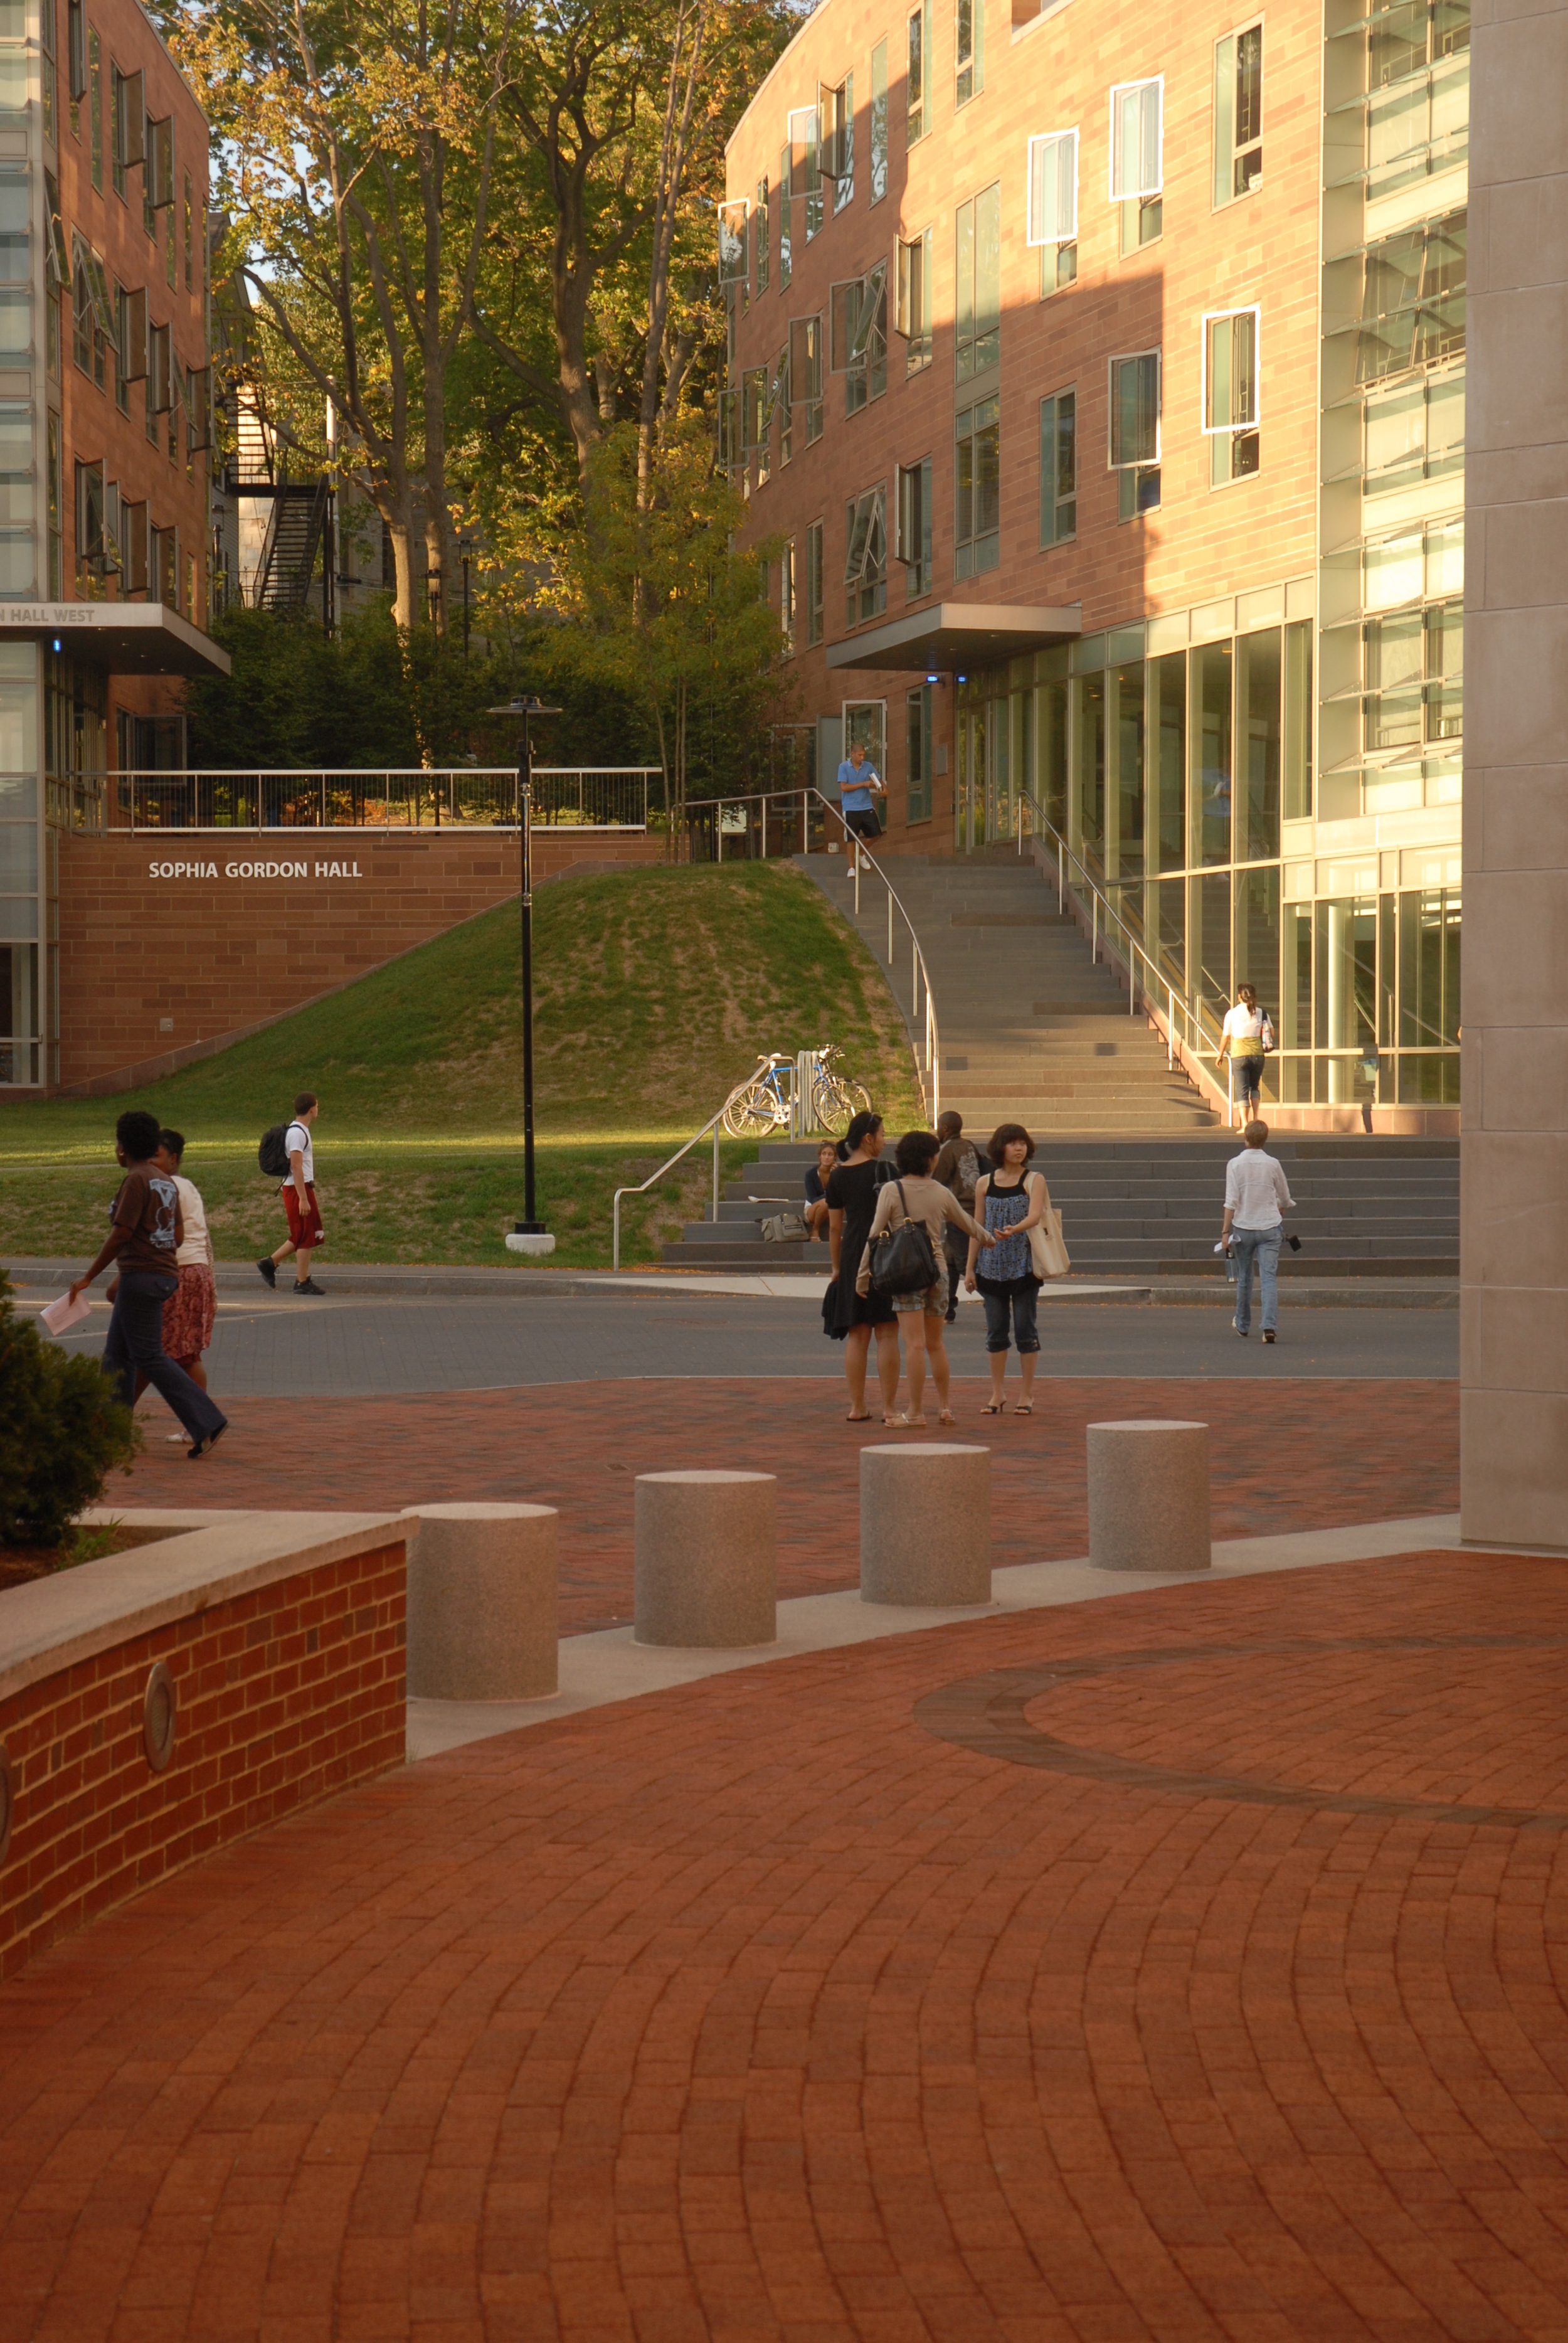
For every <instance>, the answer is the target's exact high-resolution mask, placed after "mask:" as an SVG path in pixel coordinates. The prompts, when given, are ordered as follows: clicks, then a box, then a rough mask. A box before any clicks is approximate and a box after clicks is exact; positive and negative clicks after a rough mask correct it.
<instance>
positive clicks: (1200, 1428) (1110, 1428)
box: [1088, 1415, 1209, 1433]
mask: <svg viewBox="0 0 1568 2343" xmlns="http://www.w3.org/2000/svg"><path fill="white" fill-rule="evenodd" d="M1088 1429H1089V1430H1090V1431H1091V1433H1094V1432H1207V1431H1208V1429H1209V1427H1208V1425H1207V1424H1206V1423H1191V1422H1190V1421H1189V1420H1188V1418H1187V1417H1185V1416H1179V1415H1133V1416H1128V1417H1126V1418H1125V1419H1124V1420H1123V1421H1121V1422H1120V1423H1091V1424H1090V1425H1089V1427H1088Z"/></svg>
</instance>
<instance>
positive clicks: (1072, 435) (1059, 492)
mask: <svg viewBox="0 0 1568 2343" xmlns="http://www.w3.org/2000/svg"><path fill="white" fill-rule="evenodd" d="M1077 534H1078V393H1077V392H1076V391H1074V390H1059V391H1058V392H1057V393H1056V395H1055V397H1051V398H1042V399H1041V400H1040V543H1041V545H1044V546H1050V545H1061V544H1064V543H1065V542H1066V541H1067V539H1068V538H1073V537H1076V536H1077Z"/></svg>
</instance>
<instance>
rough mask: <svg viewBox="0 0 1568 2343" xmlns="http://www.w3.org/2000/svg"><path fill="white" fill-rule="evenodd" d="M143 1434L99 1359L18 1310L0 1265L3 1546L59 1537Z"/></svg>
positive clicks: (59, 1540)
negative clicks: (63, 1345) (74, 1349)
mask: <svg viewBox="0 0 1568 2343" xmlns="http://www.w3.org/2000/svg"><path fill="white" fill-rule="evenodd" d="M140 1438H141V1435H140V1433H138V1431H137V1429H136V1424H135V1423H134V1421H133V1419H132V1416H131V1412H130V1410H129V1408H127V1407H123V1406H122V1405H121V1404H120V1402H119V1401H118V1400H117V1399H116V1396H115V1391H114V1386H113V1384H112V1383H110V1382H109V1380H108V1378H107V1376H106V1374H105V1373H104V1371H103V1369H102V1367H100V1366H99V1364H98V1362H97V1361H96V1359H82V1358H73V1357H72V1356H71V1354H70V1353H69V1352H66V1351H62V1350H61V1349H60V1348H59V1346H58V1344H57V1343H54V1342H47V1341H45V1338H44V1336H43V1335H41V1334H40V1333H39V1332H38V1329H37V1328H36V1327H35V1326H34V1325H32V1324H31V1323H29V1322H28V1321H27V1320H26V1319H25V1318H20V1317H18V1316H17V1314H16V1305H15V1302H14V1301H13V1299H12V1296H11V1281H10V1279H9V1278H8V1277H7V1276H6V1275H5V1272H4V1270H0V1546H5V1545H26V1546H44V1547H55V1546H58V1545H60V1544H64V1542H65V1534H66V1533H67V1531H68V1530H69V1528H70V1525H71V1523H72V1521H73V1520H74V1518H75V1515H76V1514H77V1513H80V1512H81V1510H82V1508H83V1506H84V1505H91V1504H95V1503H96V1502H97V1500H98V1499H99V1498H100V1497H101V1496H102V1495H103V1493H104V1483H105V1482H106V1480H107V1479H108V1476H109V1474H110V1473H112V1472H113V1471H114V1469H115V1467H116V1464H126V1463H129V1462H130V1460H131V1458H132V1457H133V1456H134V1455H135V1454H136V1449H137V1447H138V1446H139V1444H140Z"/></svg>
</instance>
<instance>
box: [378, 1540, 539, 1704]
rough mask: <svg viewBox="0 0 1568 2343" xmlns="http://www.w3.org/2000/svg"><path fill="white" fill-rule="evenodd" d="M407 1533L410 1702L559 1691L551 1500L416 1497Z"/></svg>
mask: <svg viewBox="0 0 1568 2343" xmlns="http://www.w3.org/2000/svg"><path fill="white" fill-rule="evenodd" d="M417 1513H418V1527H417V1530H416V1531H415V1533H414V1534H413V1536H412V1537H411V1538H410V1539H409V1541H408V1694H409V1698H410V1699H412V1700H548V1698H549V1697H550V1695H551V1694H553V1693H554V1692H555V1691H556V1689H557V1674H556V1649H557V1632H558V1628H557V1614H556V1576H557V1564H556V1523H557V1521H558V1514H557V1513H556V1510H555V1507H554V1506H553V1505H489V1504H476V1505H421V1506H419V1507H418V1508H417Z"/></svg>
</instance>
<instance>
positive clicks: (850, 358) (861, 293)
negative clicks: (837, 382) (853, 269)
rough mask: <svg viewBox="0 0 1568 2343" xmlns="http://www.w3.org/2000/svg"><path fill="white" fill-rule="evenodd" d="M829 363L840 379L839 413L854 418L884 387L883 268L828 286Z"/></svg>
mask: <svg viewBox="0 0 1568 2343" xmlns="http://www.w3.org/2000/svg"><path fill="white" fill-rule="evenodd" d="M831 298H832V307H831V310H830V312H829V317H830V327H829V365H830V367H831V370H832V372H833V373H834V374H841V375H842V376H843V377H844V411H845V413H846V414H847V415H858V414H859V411H860V409H861V408H862V407H865V406H867V405H868V404H869V402H870V400H872V399H873V398H880V397H881V396H882V394H883V392H884V391H885V390H886V389H887V387H888V265H887V262H886V261H884V260H879V261H878V263H877V265H876V266H875V267H874V268H873V269H871V270H870V271H869V273H868V274H867V275H866V276H864V277H847V278H844V279H842V280H841V281H840V282H839V284H837V285H835V286H834V287H833V288H832V297H831Z"/></svg>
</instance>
